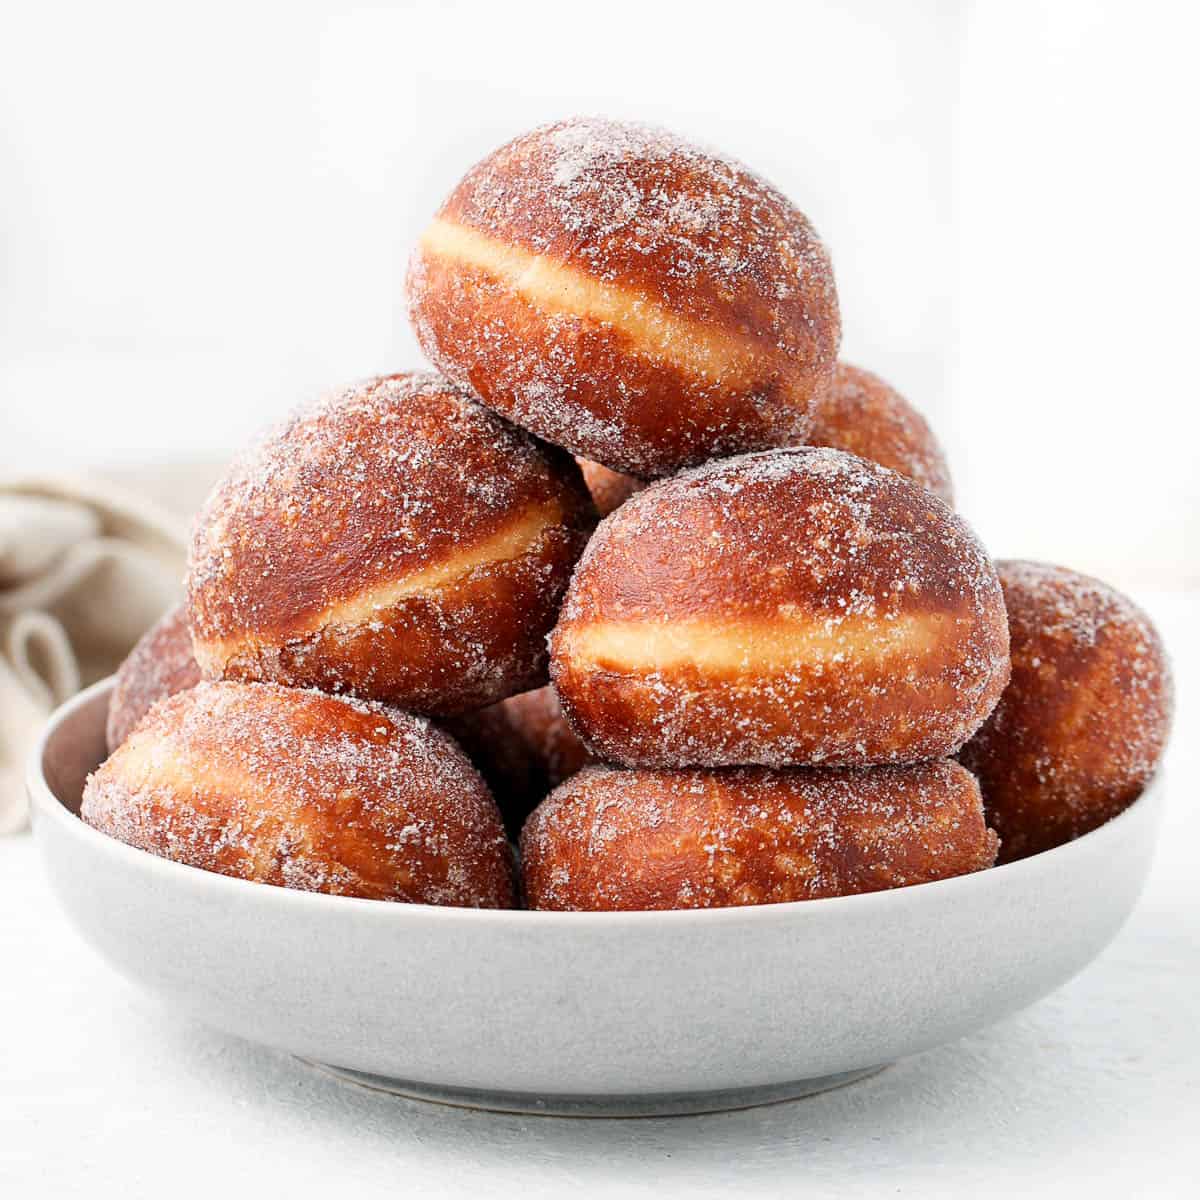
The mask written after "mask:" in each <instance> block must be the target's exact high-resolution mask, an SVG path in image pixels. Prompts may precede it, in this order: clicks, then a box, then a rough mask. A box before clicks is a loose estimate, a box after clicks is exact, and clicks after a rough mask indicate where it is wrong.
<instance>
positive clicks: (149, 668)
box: [105, 604, 200, 754]
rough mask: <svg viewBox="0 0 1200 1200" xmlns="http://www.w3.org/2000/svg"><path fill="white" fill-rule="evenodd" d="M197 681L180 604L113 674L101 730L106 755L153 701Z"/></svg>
mask: <svg viewBox="0 0 1200 1200" xmlns="http://www.w3.org/2000/svg"><path fill="white" fill-rule="evenodd" d="M199 682H200V667H199V666H198V664H197V663H196V658H195V655H194V654H192V634H191V630H189V629H188V624H187V609H186V608H185V606H184V605H182V604H180V605H177V606H176V607H175V608H173V609H171V611H170V612H168V613H167V614H166V615H165V616H164V617H163V618H162V620H160V621H159V622H158V623H157V624H155V625H154V626H152V627H151V628H150V629H149V630H147V631H146V633H145V634H143V635H142V637H141V638H140V639H139V641H138V643H137V645H136V646H134V648H133V649H132V650H131V651H130V652H129V657H128V658H126V659H125V661H124V662H123V663H122V664H121V666H120V669H119V670H118V671H117V679H116V683H115V684H114V685H113V693H112V699H111V700H110V701H109V703H108V723H107V727H106V731H105V736H106V741H107V743H108V750H109V753H110V754H111V753H112V751H114V750H115V749H116V748H117V747H118V746H119V745H120V744H121V743H122V742H123V741H124V740H125V739H126V738H127V737H128V736H129V732H130V730H132V729H133V728H134V726H135V725H137V723H138V722H139V721H140V720H141V719H142V717H144V716H145V715H146V713H147V712H149V711H150V707H151V705H153V704H154V702H155V701H156V700H161V699H163V698H164V697H165V696H173V695H175V693H176V692H182V691H184V690H186V689H187V688H190V687H195V686H196V684H198V683H199Z"/></svg>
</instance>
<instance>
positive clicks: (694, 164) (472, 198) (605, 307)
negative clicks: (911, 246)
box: [408, 119, 841, 476]
mask: <svg viewBox="0 0 1200 1200" xmlns="http://www.w3.org/2000/svg"><path fill="white" fill-rule="evenodd" d="M408 293H409V304H410V312H411V317H412V321H413V327H414V329H415V331H416V334H417V337H418V339H419V340H420V343H421V345H422V348H423V349H424V350H425V352H426V354H427V355H428V356H429V357H430V359H431V361H432V362H434V363H435V364H436V365H437V366H438V368H439V369H440V370H442V371H443V372H444V373H445V374H446V375H447V376H448V377H449V378H451V379H453V380H455V381H456V382H458V383H459V384H461V385H463V386H465V387H470V388H472V389H473V390H474V391H475V392H476V394H478V395H479V396H480V397H481V398H482V399H483V401H484V403H485V404H488V405H490V406H491V407H493V408H495V409H496V410H497V411H499V412H502V413H504V414H505V415H506V416H508V417H510V418H511V419H512V420H514V421H516V422H518V423H519V424H521V425H523V426H525V427H526V428H528V429H531V430H533V431H534V432H535V433H537V434H540V435H541V436H542V437H545V438H547V439H548V440H549V441H552V442H554V443H556V444H557V445H561V446H565V447H567V448H568V449H570V450H571V451H572V452H574V453H576V454H580V455H583V456H585V457H587V458H590V459H593V460H595V461H596V462H599V463H602V464H603V465H605V466H607V467H610V468H612V469H614V470H617V471H623V472H628V473H631V474H634V475H638V476H659V475H665V474H669V473H671V472H672V471H675V470H678V469H679V468H680V467H684V466H688V465H693V464H696V463H700V462H703V461H705V460H707V459H710V458H713V457H717V456H722V455H728V454H735V453H739V452H742V451H746V450H755V449H761V448H764V447H767V446H777V445H790V444H795V443H798V442H801V441H803V440H804V435H805V433H806V432H807V430H808V427H809V420H810V408H811V405H812V400H813V397H814V396H815V394H816V393H817V391H818V390H819V389H821V388H822V387H824V386H825V385H826V384H827V383H828V381H829V379H830V376H831V374H832V371H833V366H834V362H835V360H836V358H837V349H838V343H839V340H840V336H841V329H840V319H839V315H838V304H837V295H836V291H835V288H834V282H833V273H832V270H831V267H830V262H829V256H828V253H827V252H826V250H825V247H824V246H823V245H822V244H821V241H820V239H819V238H818V237H817V234H816V232H815V231H814V230H813V228H812V226H811V225H810V224H809V222H808V220H807V219H806V218H805V217H804V215H803V214H802V213H801V212H799V210H797V209H796V208H795V207H794V206H793V205H792V204H791V203H790V202H789V201H788V200H787V199H785V198H784V197H783V196H782V195H781V194H780V193H779V192H778V191H776V190H775V189H774V188H772V187H771V186H770V185H769V184H767V183H765V182H764V181H763V180H762V179H760V178H759V177H758V176H756V175H754V174H753V173H751V172H750V171H749V170H748V169H747V168H745V167H744V166H742V165H741V164H739V163H736V162H734V161H733V160H731V159H728V158H725V157H723V156H721V155H719V154H715V153H712V152H710V151H707V150H703V149H700V148H699V147H696V146H694V145H691V144H690V143H688V142H686V141H684V140H683V139H681V138H678V137H676V136H674V135H673V134H670V133H667V132H665V131H663V130H660V129H654V128H650V127H647V126H643V125H634V124H623V123H618V122H613V121H603V120H584V119H577V120H571V121H564V122H560V123H558V124H553V125H547V126H543V127H541V128H539V129H535V130H533V131H532V132H530V133H527V134H525V135H523V136H521V137H518V138H517V139H515V140H514V141H512V142H510V143H509V144H508V145H506V146H504V147H502V148H501V149H499V150H497V151H496V152H495V153H493V154H491V155H490V156H489V157H488V158H486V159H484V160H483V162H481V163H480V164H478V165H477V166H476V167H474V168H473V169H472V170H471V171H469V172H468V173H467V175H466V176H465V178H464V179H463V180H462V181H461V183H459V185H458V186H457V187H456V188H455V190H454V191H453V192H452V193H451V195H450V197H449V198H448V199H447V201H446V202H445V204H444V205H443V206H442V208H441V209H440V211H439V212H438V214H437V216H436V217H435V219H434V221H433V223H432V224H431V225H430V226H429V228H428V229H427V230H426V232H425V234H424V236H423V237H422V239H421V242H420V245H419V246H418V248H417V250H416V252H415V253H414V255H413V258H412V261H411V264H410V269H409V277H408Z"/></svg>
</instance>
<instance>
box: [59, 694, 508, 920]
mask: <svg viewBox="0 0 1200 1200" xmlns="http://www.w3.org/2000/svg"><path fill="white" fill-rule="evenodd" d="M80 815H81V816H82V817H83V819H84V820H85V821H87V822H88V824H90V825H92V826H93V827H95V828H97V829H99V830H100V831H101V832H103V833H106V834H108V835H109V836H111V837H115V838H118V839H119V840H121V841H123V842H125V843H127V844H128V845H131V846H136V847H138V848H139V849H142V850H147V851H149V852H150V853H152V854H157V855H160V856H161V857H164V858H170V859H173V860H174V861H176V862H182V863H186V864H188V865H189V866H194V867H200V868H202V869H204V870H208V871H216V872H219V873H220V874H224V875H232V876H235V877H237V878H241V879H249V880H254V881H257V882H260V883H270V884H275V885H277V886H280V887H291V888H298V889H301V890H303V891H316V892H328V893H330V894H333V895H341V896H362V897H367V898H370V899H379V900H400V901H408V902H412V903H425V904H451V905H462V906H472V907H501V908H503V907H510V906H511V903H512V890H511V861H510V858H509V851H508V846H507V842H506V840H505V837H504V833H503V829H502V826H501V823H500V816H499V813H498V812H497V811H496V806H495V803H494V801H493V800H492V798H491V796H490V795H489V793H488V790H487V787H486V786H485V785H484V783H483V781H482V779H480V777H479V775H478V773H477V772H476V771H475V770H474V768H473V767H472V766H471V765H470V763H469V762H468V761H467V759H466V757H465V756H464V755H463V754H462V752H461V751H460V750H459V749H458V747H457V746H456V745H455V744H454V742H453V741H452V740H451V739H450V738H449V737H448V736H447V735H446V734H444V733H442V732H441V731H440V730H439V729H437V728H436V727H435V726H433V725H431V724H430V723H429V722H428V721H426V720H424V719H423V718H420V717H414V716H411V715H409V714H407V713H402V712H400V711H399V710H397V709H393V708H389V707H387V706H385V705H381V704H374V703H367V702H364V701H354V700H350V699H346V698H341V697H332V696H325V695H321V694H319V693H316V692H308V691H299V690H295V689H289V688H282V687H277V686H274V685H270V684H239V683H201V684H199V685H198V686H197V687H195V688H192V689H191V690H189V691H186V692H181V693H179V694H178V695H175V696H173V697H170V698H168V699H166V700H163V701H160V702H159V703H158V704H156V705H155V706H154V707H153V708H152V709H151V711H150V713H149V714H148V715H147V717H146V718H145V719H144V720H143V721H142V722H141V723H140V724H139V725H138V727H137V729H136V730H135V731H134V732H133V734H132V735H131V736H130V737H129V738H128V739H127V740H126V741H125V742H124V743H123V744H122V746H121V747H120V748H119V749H118V750H117V751H116V752H115V753H114V754H113V755H112V757H111V758H109V759H108V760H107V762H105V763H104V764H103V765H102V766H101V767H100V768H99V769H98V770H97V771H96V772H95V773H94V774H93V775H91V776H90V777H89V779H88V781H87V784H86V786H85V788H84V795H83V805H82V808H81V810H80Z"/></svg>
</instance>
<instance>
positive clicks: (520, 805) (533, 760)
mask: <svg viewBox="0 0 1200 1200" xmlns="http://www.w3.org/2000/svg"><path fill="white" fill-rule="evenodd" d="M438 724H439V725H440V726H441V727H442V728H443V729H444V730H446V732H447V733H449V734H450V735H451V736H452V737H453V738H454V740H455V741H456V742H458V744H459V746H461V747H462V749H463V751H464V752H465V753H466V755H467V757H468V758H469V759H470V760H471V762H472V763H473V764H474V766H475V769H476V770H477V771H478V772H479V773H480V775H482V776H483V778H484V782H486V783H487V785H488V787H489V788H490V789H491V792H492V795H493V796H494V797H495V799H496V805H497V806H498V807H499V809H500V815H501V817H503V818H504V827H505V829H507V830H508V833H509V836H510V837H511V838H512V839H513V841H516V839H517V838H518V837H519V836H520V833H521V826H522V825H523V824H524V823H525V818H526V817H528V816H529V814H530V812H531V811H532V810H533V808H534V807H535V806H536V804H537V802H538V801H539V800H540V799H541V798H542V797H543V796H544V795H545V794H546V793H547V792H548V791H549V790H550V786H549V784H548V783H547V782H546V776H545V772H544V771H543V770H542V764H541V762H540V761H539V760H538V757H537V755H536V754H535V753H534V752H533V748H532V747H531V746H530V745H529V744H528V743H527V742H526V740H525V738H524V736H523V734H522V731H521V730H520V729H518V728H517V726H516V725H515V724H514V722H513V720H512V717H511V715H510V713H509V710H508V701H507V700H501V701H500V702H499V703H498V704H489V705H488V706H487V708H479V709H476V710H475V711H474V712H469V713H461V714H459V715H458V716H456V717H443V718H441V719H440V720H439V721H438Z"/></svg>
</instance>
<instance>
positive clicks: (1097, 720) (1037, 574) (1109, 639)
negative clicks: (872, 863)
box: [959, 562, 1173, 862]
mask: <svg viewBox="0 0 1200 1200" xmlns="http://www.w3.org/2000/svg"><path fill="white" fill-rule="evenodd" d="M998 568H999V572H1000V582H1001V584H1002V585H1003V587H1004V600H1005V604H1006V605H1007V608H1008V623H1009V629H1010V631H1011V637H1012V679H1011V681H1010V682H1009V685H1008V687H1007V688H1005V690H1004V694H1003V695H1002V696H1001V697H1000V703H999V704H997V705H996V709H995V711H994V712H993V713H992V715H991V717H989V718H988V720H987V722H986V724H985V725H984V726H983V728H982V729H981V730H980V731H979V732H978V733H977V734H976V735H975V736H974V737H973V738H972V739H971V740H970V741H969V742H968V743H967V744H966V746H964V747H963V750H962V753H961V755H960V756H959V757H960V758H961V760H962V762H963V763H964V764H965V765H966V766H967V767H968V768H969V769H970V770H972V771H974V772H975V774H976V775H977V776H978V777H979V786H980V788H981V789H982V791H983V799H984V804H985V805H986V806H987V811H988V819H989V820H990V821H991V822H992V824H993V825H994V826H995V827H996V829H997V831H998V832H999V834H1000V837H1001V839H1002V846H1001V850H1000V859H1001V861H1002V862H1011V861H1012V860H1014V859H1018V858H1025V857H1026V856H1027V855H1030V854H1037V853H1038V852H1039V851H1042V850H1049V849H1051V848H1052V847H1054V846H1058V845H1061V844H1062V843H1063V842H1066V841H1070V840H1071V839H1072V838H1076V837H1079V836H1080V835H1081V834H1084V833H1088V832H1089V831H1091V830H1093V829H1095V828H1096V827H1097V826H1099V825H1102V824H1103V823H1104V822H1105V821H1108V820H1110V819H1111V818H1112V817H1115V816H1116V815H1117V813H1119V812H1121V811H1122V810H1123V809H1125V808H1127V807H1128V806H1129V805H1130V804H1131V803H1132V802H1133V801H1134V800H1136V799H1137V797H1138V796H1139V795H1140V794H1141V792H1142V789H1143V788H1144V787H1145V786H1146V783H1147V782H1148V781H1149V779H1150V777H1151V776H1152V775H1153V774H1154V771H1155V768H1156V767H1157V765H1158V761H1159V759H1160V757H1161V755H1162V752H1163V748H1164V746H1165V745H1166V741H1167V735H1168V733H1169V731H1170V725H1171V709H1172V700H1173V689H1172V680H1171V669H1170V664H1169V662H1168V660H1167V656H1166V652H1165V650H1164V649H1163V645H1162V642H1161V641H1160V639H1159V636H1158V633H1157V631H1156V630H1155V628H1154V626H1153V625H1152V624H1151V622H1150V619H1149V618H1148V617H1147V616H1146V614H1145V613H1143V612H1142V611H1141V609H1139V608H1138V607H1137V606H1136V605H1135V604H1133V603H1132V601H1130V600H1129V599H1128V598H1127V597H1125V596H1123V595H1122V594H1121V593H1120V592H1118V591H1116V590H1115V589H1113V588H1111V587H1109V586H1107V585H1106V584H1103V583H1101V582H1100V581H1099V580H1097V579H1092V578H1090V577H1089V576H1087V575H1080V574H1078V573H1077V572H1075V571H1069V570H1067V569H1066V568H1065V567H1055V566H1049V565H1047V564H1045V563H1033V562H1001V563H999V564H998Z"/></svg>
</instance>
